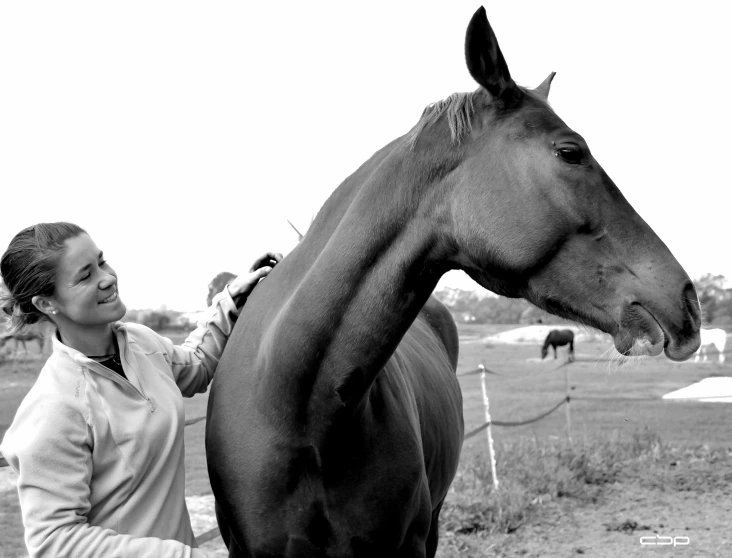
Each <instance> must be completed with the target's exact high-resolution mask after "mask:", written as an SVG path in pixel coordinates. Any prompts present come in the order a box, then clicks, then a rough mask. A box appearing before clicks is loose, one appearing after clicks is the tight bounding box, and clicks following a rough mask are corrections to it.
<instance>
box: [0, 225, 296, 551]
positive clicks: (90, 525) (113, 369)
mask: <svg viewBox="0 0 732 558" xmlns="http://www.w3.org/2000/svg"><path fill="white" fill-rule="evenodd" d="M281 259H282V256H281V255H280V254H274V253H268V254H265V255H264V256H262V257H261V258H259V259H257V260H256V261H255V263H254V265H253V266H252V268H251V270H250V272H249V273H248V274H242V275H240V276H238V277H237V278H236V279H234V280H233V281H232V282H231V283H230V284H229V285H228V287H227V288H225V289H224V290H223V291H222V292H221V293H219V294H218V295H216V296H215V297H214V299H213V302H212V304H211V307H210V308H209V309H208V311H207V313H206V315H205V318H203V319H202V320H201V321H200V322H199V324H198V328H197V329H196V330H195V331H193V332H192V333H191V334H190V335H189V337H188V338H187V339H186V341H185V342H184V343H183V345H181V346H175V345H173V343H172V342H171V341H170V340H169V339H167V338H165V337H161V336H160V335H158V334H157V333H155V332H154V331H152V330H151V329H149V328H147V327H144V326H142V325H138V324H133V323H122V322H120V321H119V320H120V319H121V318H122V316H124V314H125V311H126V309H125V305H124V304H123V303H122V300H121V299H120V295H119V290H118V283H117V275H116V274H115V272H114V270H113V269H112V268H111V267H110V266H109V264H108V263H107V262H106V261H105V260H104V257H103V255H102V252H101V250H99V248H97V246H96V245H95V244H94V241H93V240H92V239H91V237H90V236H89V235H88V234H87V233H86V231H84V230H83V229H82V228H80V227H78V226H77V225H73V224H71V223H41V224H38V225H35V226H32V227H29V228H27V229H24V230H23V231H21V232H20V233H18V234H17V235H16V236H15V238H13V240H12V242H11V243H10V246H9V247H8V249H7V251H6V252H5V254H4V255H3V257H2V261H0V274H2V277H3V280H4V282H5V285H6V286H7V288H8V290H9V294H7V295H5V296H3V298H2V299H0V307H1V308H3V310H4V311H5V312H6V313H8V314H10V316H11V317H10V330H11V331H17V330H19V329H20V328H22V327H23V326H25V325H28V324H32V323H36V322H39V321H43V320H46V321H50V322H52V323H53V325H54V326H55V335H54V336H53V352H52V354H51V356H50V357H49V359H48V361H47V362H46V364H45V366H44V367H43V369H42V370H41V372H40V375H39V377H38V379H37V381H36V383H35V385H34V386H33V388H32V389H31V390H30V392H29V393H28V394H27V395H26V397H25V399H24V400H23V402H22V403H21V405H20V408H19V409H18V411H17V414H16V416H15V419H14V420H13V424H12V425H11V426H10V428H9V429H8V431H7V432H6V433H5V437H4V438H3V441H2V444H1V445H0V451H1V452H2V454H3V455H4V456H5V458H6V459H7V461H8V463H9V464H10V466H11V467H12V468H13V469H15V470H16V471H17V472H18V494H19V498H20V506H21V511H22V515H23V525H24V526H25V543H26V546H27V547H28V551H29V553H30V556H31V557H41V556H44V557H45V556H48V557H54V558H57V557H61V556H68V557H86V556H88V557H92V556H94V557H98V556H120V557H123V556H130V557H135V558H143V557H150V558H153V557H155V558H164V557H171V558H172V557H176V558H184V557H186V558H188V557H199V558H200V557H204V556H206V553H204V552H203V551H202V550H200V549H198V548H197V547H196V546H197V545H196V540H195V538H194V536H193V532H192V529H191V524H190V519H189V517H188V510H187V509H186V504H185V472H184V461H183V458H184V445H183V444H184V442H183V440H184V436H183V428H184V423H185V417H184V410H183V400H182V396H186V397H192V396H193V395H194V394H196V393H201V392H204V391H206V388H207V386H208V384H209V382H210V381H211V379H212V378H213V374H214V371H215V369H216V365H217V364H218V360H219V358H220V356H221V353H222V352H223V350H224V346H225V345H226V341H227V339H228V337H229V334H230V332H231V330H232V328H233V326H234V323H235V321H236V318H237V316H238V308H240V307H241V306H242V305H243V304H244V301H245V299H246V297H247V295H248V294H249V293H250V292H251V291H252V289H254V287H255V286H256V284H257V282H258V281H259V280H260V279H262V278H263V277H265V276H266V275H267V274H268V273H269V272H270V271H271V269H272V267H273V266H274V265H276V264H277V262H279V261H280V260H281Z"/></svg>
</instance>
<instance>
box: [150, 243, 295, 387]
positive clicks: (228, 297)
mask: <svg viewBox="0 0 732 558" xmlns="http://www.w3.org/2000/svg"><path fill="white" fill-rule="evenodd" d="M281 260H282V254H279V253H273V252H268V253H266V254H264V255H262V256H261V257H259V258H257V259H256V260H255V261H254V264H253V265H252V267H251V269H250V270H249V273H244V274H242V275H239V276H238V277H236V278H235V279H234V280H233V281H232V282H231V283H230V284H229V285H227V287H225V288H224V290H223V291H221V292H220V293H219V294H217V295H216V296H215V297H214V298H213V301H212V302H211V306H210V307H209V308H208V309H207V310H206V312H205V313H204V315H203V317H202V318H201V319H200V320H199V321H198V327H196V329H195V330H194V331H193V332H191V334H190V335H189V336H188V338H187V339H186V340H185V341H184V342H183V344H182V345H174V344H173V342H172V341H171V340H170V339H168V338H166V337H162V336H158V337H159V340H160V341H161V343H162V344H163V346H164V348H165V352H166V353H167V354H168V358H169V359H170V364H171V367H172V369H173V377H174V379H175V382H176V384H177V385H178V388H179V389H180V391H181V393H182V394H183V395H184V396H186V397H193V396H194V395H195V394H196V393H203V392H204V391H206V388H207V387H208V384H209V383H211V380H212V379H213V375H214V372H215V371H216V367H217V366H218V363H219V359H220V358H221V355H222V353H223V352H224V348H225V347H226V343H227V341H228V340H229V335H231V332H232V330H233V329H234V325H235V323H236V319H237V318H238V316H239V309H240V308H241V307H242V306H243V305H244V303H245V302H246V299H247V297H248V296H249V294H250V293H251V292H252V291H253V290H254V288H255V287H256V285H257V283H259V281H260V280H262V279H263V278H264V277H266V276H267V275H268V274H269V273H270V271H272V268H273V267H274V266H275V265H277V263H279V262H280V261H281Z"/></svg>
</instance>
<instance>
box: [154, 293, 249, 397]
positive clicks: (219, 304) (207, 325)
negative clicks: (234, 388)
mask: <svg viewBox="0 0 732 558" xmlns="http://www.w3.org/2000/svg"><path fill="white" fill-rule="evenodd" d="M238 317H239V309H238V308H237V306H236V304H235V303H234V301H233V299H232V298H231V295H230V294H229V290H228V288H225V289H224V290H223V291H221V292H220V293H219V294H217V295H216V296H215V297H214V298H213V300H212V301H211V306H210V307H209V308H208V309H207V310H206V312H205V313H204V315H203V316H202V317H201V319H199V321H198V327H197V328H196V329H195V330H193V331H192V332H191V334H190V335H189V336H188V338H187V339H186V340H185V341H184V342H183V344H182V345H174V344H173V342H172V341H171V340H170V339H168V338H167V337H162V336H158V337H159V340H160V341H161V342H162V344H163V348H164V350H165V352H166V354H167V356H168V358H169V360H170V365H171V367H172V369H173V379H174V380H175V383H176V384H177V385H178V388H179V389H180V391H181V393H182V394H183V395H184V396H185V397H193V396H194V395H195V394H196V393H203V392H205V391H206V388H207V387H208V384H210V383H211V380H213V376H214V372H215V371H216V366H218V364H219V359H220V358H221V354H222V353H223V352H224V347H225V346H226V342H227V341H228V339H229V335H231V332H232V330H233V329H234V324H235V323H236V319H237V318H238Z"/></svg>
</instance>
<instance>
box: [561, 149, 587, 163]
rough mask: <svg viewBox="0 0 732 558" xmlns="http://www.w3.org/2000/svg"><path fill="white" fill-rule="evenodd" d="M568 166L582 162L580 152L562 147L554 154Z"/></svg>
mask: <svg viewBox="0 0 732 558" xmlns="http://www.w3.org/2000/svg"><path fill="white" fill-rule="evenodd" d="M554 154H555V155H556V156H557V157H561V158H562V159H563V160H564V161H565V162H567V163H569V164H570V165H579V164H580V163H581V162H582V151H580V150H579V149H576V148H572V147H562V148H561V149H557V151H556V152H555V153H554Z"/></svg>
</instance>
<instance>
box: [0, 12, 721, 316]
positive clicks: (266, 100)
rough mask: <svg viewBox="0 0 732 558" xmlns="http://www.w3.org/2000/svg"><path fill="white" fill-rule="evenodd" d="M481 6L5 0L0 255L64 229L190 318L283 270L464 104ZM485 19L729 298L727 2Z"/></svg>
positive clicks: (132, 298)
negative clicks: (281, 264)
mask: <svg viewBox="0 0 732 558" xmlns="http://www.w3.org/2000/svg"><path fill="white" fill-rule="evenodd" d="M480 5H481V4H480V2H479V1H469V2H468V1H463V0H445V1H443V2H428V1H409V2H406V1H397V0H388V1H376V0H370V1H369V2H358V3H356V2H345V1H339V2H316V1H307V2H302V1H297V2H286V1H279V2H231V1H216V2H189V1H176V2H156V1H154V0H146V1H144V2H143V1H129V0H128V1H125V2H116V3H112V2H99V1H94V2H74V1H64V2H48V1H46V2H32V3H30V2H3V3H2V4H0V83H1V84H2V85H0V188H1V189H2V197H0V209H1V211H0V252H1V251H4V250H5V248H6V247H7V245H8V243H9V242H10V240H11V238H12V237H13V235H15V233H17V232H18V231H19V230H20V229H22V228H23V227H25V226H28V225H31V224H33V223H36V222H40V221H57V220H67V221H72V222H76V223H78V224H80V225H81V226H83V227H85V228H86V229H87V230H88V231H89V233H90V234H91V235H92V237H93V238H94V239H95V241H96V242H97V244H98V245H99V247H100V248H102V250H104V252H105V255H106V257H107V259H108V261H109V262H110V263H111V264H112V266H113V267H114V268H115V269H116V270H117V272H118V274H119V278H120V293H121V295H122V297H123V299H124V300H125V302H126V304H127V306H128V308H146V307H151V308H152V307H158V306H160V305H162V304H165V305H167V306H168V307H169V308H174V309H178V310H195V309H200V308H202V307H203V306H204V305H205V300H206V293H207V289H206V287H207V284H208V282H209V281H210V280H211V279H212V278H213V277H214V276H215V275H216V274H217V273H219V272H220V271H231V272H233V273H240V272H243V271H245V270H246V269H248V267H249V265H250V264H251V261H252V260H253V259H254V258H255V257H256V256H257V255H259V254H260V253H261V252H264V251H266V250H276V251H281V252H283V253H287V252H288V251H289V250H291V249H292V248H293V247H294V245H295V242H296V236H295V234H294V232H293V231H292V230H291V229H290V227H289V225H288V224H287V222H286V221H285V219H290V220H291V221H292V222H293V223H295V225H296V226H297V227H298V228H300V229H301V230H304V229H306V228H307V226H308V224H309V223H310V219H311V218H312V216H314V215H315V213H316V212H317V211H318V209H319V208H320V206H321V205H322V204H323V202H324V201H325V199H326V198H327V197H328V195H329V194H330V193H331V192H332V191H333V190H334V189H335V188H336V187H337V186H338V184H339V183H340V182H341V181H342V180H343V179H344V178H345V177H346V176H348V175H349V174H350V173H351V172H353V171H354V170H355V169H356V168H357V167H358V166H359V165H360V164H361V163H362V162H364V161H365V160H366V159H367V158H369V157H370V156H371V154H372V153H374V152H375V151H376V150H378V149H379V148H380V147H382V146H383V145H384V144H386V143H387V142H389V141H390V140H392V139H393V138H395V137H397V136H400V135H402V134H403V133H405V132H406V131H407V130H409V129H410V128H411V127H412V126H413V125H414V123H415V122H416V121H417V120H418V118H419V116H420V114H421V112H422V109H423V108H424V107H425V105H427V104H428V103H430V102H434V101H437V100H439V99H442V98H444V97H446V96H448V95H449V94H451V93H453V92H455V91H472V90H474V89H475V88H476V87H477V86H476V84H475V82H473V80H472V78H471V77H470V75H469V73H468V71H467V68H466V67H465V62H464V55H463V45H464V38H465V29H466V27H467V24H468V22H469V20H470V17H471V16H472V14H473V13H474V12H475V10H476V9H477V8H478V7H479V6H480ZM484 5H485V7H486V10H487V12H488V19H489V21H490V22H491V25H492V26H493V29H494V30H495V32H496V35H497V37H498V40H499V42H500V45H501V49H502V51H503V53H504V56H505V57H506V60H507V62H508V65H509V68H510V70H511V73H512V75H513V77H514V79H515V80H516V81H517V82H519V83H520V84H522V85H526V86H530V87H534V86H536V85H538V84H539V83H540V82H541V81H542V80H543V79H544V78H545V77H546V75H547V74H548V73H549V72H550V71H552V70H554V71H556V72H557V77H556V78H555V80H554V84H553V86H552V91H551V95H550V98H549V100H550V102H551V104H552V106H553V107H554V109H555V110H556V112H557V113H558V114H559V116H560V117H562V118H563V119H564V120H565V122H567V123H568V124H569V125H570V126H572V127H573V128H574V129H575V130H576V131H578V132H579V133H580V134H582V135H583V136H584V137H585V138H586V139H587V141H588V143H589V145H590V148H591V149H592V151H593V153H594V155H595V157H596V158H597V159H598V161H599V162H600V163H601V164H602V165H603V167H604V168H605V170H606V171H607V172H608V174H609V175H610V176H611V178H613V180H614V181H615V182H616V184H617V185H618V186H619V187H620V189H621V190H622V191H623V193H624V194H625V196H626V197H627V198H628V200H629V201H630V202H631V204H632V205H633V206H634V207H635V208H636V210H637V211H638V212H639V213H640V214H641V216H643V217H644V218H645V219H646V221H647V222H648V223H649V224H650V225H651V227H652V228H653V229H654V230H655V231H656V233H657V234H658V235H659V236H660V237H661V238H662V239H663V240H664V241H665V242H666V244H667V245H668V246H669V248H670V249H671V251H672V252H673V253H674V255H675V256H676V257H677V259H678V260H679V261H680V262H681V264H682V265H683V266H684V267H685V268H686V270H687V272H688V273H689V274H690V275H691V276H692V277H694V278H695V277H697V276H699V275H701V274H703V273H707V272H710V273H719V274H723V275H725V276H727V277H728V278H730V279H732V256H731V255H730V250H729V248H728V246H729V243H728V241H727V237H728V231H729V221H730V218H731V217H732V214H731V213H730V209H729V207H730V205H729V196H728V190H729V186H730V179H729V176H728V172H727V169H726V163H727V161H728V159H729V156H730V155H729V154H730V147H731V146H730V139H729V138H730V130H731V129H732V108H731V107H732V103H730V101H729V99H728V97H729V94H730V91H732V79H731V78H730V71H729V68H730V62H729V59H730V55H731V54H732V48H730V44H731V42H732V38H731V37H732V36H731V35H730V33H729V32H728V22H729V19H728V17H727V15H726V8H725V6H726V3H725V2H721V1H717V2H699V1H697V2H693V3H692V2H683V3H682V2H666V1H657V2H645V1H642V0H635V1H632V2H617V1H603V2H586V1H570V0H567V1H562V2H547V1H545V0H542V1H538V2H527V1H526V0H524V1H523V2H500V3H499V2H487V1H486V2H484ZM692 6H693V7H692ZM442 284H449V285H452V286H459V287H462V288H468V287H469V286H470V285H473V284H472V283H471V282H470V281H469V280H468V279H467V276H465V275H464V274H462V273H459V272H453V273H450V274H448V275H447V276H446V277H445V278H444V279H443V282H442ZM476 288H478V287H477V285H476Z"/></svg>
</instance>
